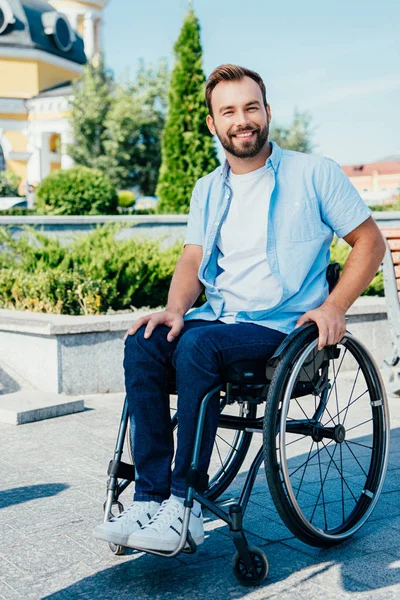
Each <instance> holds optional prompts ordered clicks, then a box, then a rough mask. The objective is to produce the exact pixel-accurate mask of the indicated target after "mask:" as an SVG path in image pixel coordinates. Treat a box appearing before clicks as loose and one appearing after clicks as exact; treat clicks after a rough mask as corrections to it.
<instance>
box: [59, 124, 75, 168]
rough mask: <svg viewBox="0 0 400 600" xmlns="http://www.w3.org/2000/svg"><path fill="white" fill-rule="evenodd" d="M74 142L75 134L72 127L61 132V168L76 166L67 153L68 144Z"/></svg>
mask: <svg viewBox="0 0 400 600" xmlns="http://www.w3.org/2000/svg"><path fill="white" fill-rule="evenodd" d="M73 143H74V134H73V132H72V130H71V129H65V130H64V131H62V132H61V168H62V169H70V168H71V167H73V166H74V161H73V160H72V158H71V157H70V156H69V155H68V154H67V147H68V144H73Z"/></svg>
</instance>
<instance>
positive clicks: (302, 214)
mask: <svg viewBox="0 0 400 600" xmlns="http://www.w3.org/2000/svg"><path fill="white" fill-rule="evenodd" d="M320 228H321V219H320V218H319V212H318V208H317V199H316V198H299V199H296V200H293V201H292V202H287V203H286V204H285V207H284V209H283V211H282V212H281V214H280V216H279V218H278V219H277V229H276V237H277V238H280V239H281V240H282V241H283V242H310V241H311V240H314V239H315V238H317V237H318V235H319V233H320Z"/></svg>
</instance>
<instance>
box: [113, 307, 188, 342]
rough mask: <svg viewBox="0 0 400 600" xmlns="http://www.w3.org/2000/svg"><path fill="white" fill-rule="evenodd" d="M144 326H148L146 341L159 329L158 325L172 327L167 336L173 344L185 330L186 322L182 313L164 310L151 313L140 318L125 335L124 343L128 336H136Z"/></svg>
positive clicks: (145, 335)
mask: <svg viewBox="0 0 400 600" xmlns="http://www.w3.org/2000/svg"><path fill="white" fill-rule="evenodd" d="M143 325H146V329H145V331H144V337H145V339H147V338H149V337H150V336H151V334H152V333H153V331H154V329H155V328H156V327H158V325H166V326H167V327H170V331H169V333H168V335H167V340H168V341H169V342H173V341H174V339H175V338H176V337H177V336H178V335H179V334H180V332H181V331H182V329H183V325H184V321H183V316H182V315H181V313H180V312H178V311H174V310H170V309H169V310H162V311H160V312H154V313H150V314H149V315H146V316H144V317H140V319H137V321H135V322H134V323H133V324H132V325H131V327H130V328H129V329H128V331H127V332H126V334H125V337H124V341H125V340H126V338H127V337H128V335H134V334H135V333H136V332H137V330H138V329H140V328H141V327H142V326H143Z"/></svg>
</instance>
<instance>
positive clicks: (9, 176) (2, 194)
mask: <svg viewBox="0 0 400 600" xmlns="http://www.w3.org/2000/svg"><path fill="white" fill-rule="evenodd" d="M19 182H20V179H19V177H17V175H15V173H13V172H12V171H0V198H14V197H15V196H19V193H18V185H19Z"/></svg>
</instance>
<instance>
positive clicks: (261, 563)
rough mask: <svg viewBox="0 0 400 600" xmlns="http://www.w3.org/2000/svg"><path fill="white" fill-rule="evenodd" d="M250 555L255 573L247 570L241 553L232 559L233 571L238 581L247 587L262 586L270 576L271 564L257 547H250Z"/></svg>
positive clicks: (237, 553)
mask: <svg viewBox="0 0 400 600" xmlns="http://www.w3.org/2000/svg"><path fill="white" fill-rule="evenodd" d="M249 553H250V556H251V558H252V560H253V564H254V567H255V571H256V572H255V573H251V572H250V571H248V570H247V568H246V566H245V564H244V562H243V559H242V558H241V557H240V555H239V552H236V554H235V555H234V557H233V559H232V570H233V574H234V575H235V577H236V579H237V580H238V581H239V582H240V583H241V584H242V585H245V586H246V587H250V586H256V585H261V584H262V582H263V581H264V579H265V578H266V577H267V575H268V571H269V564H268V559H267V557H266V555H265V553H264V552H263V551H262V550H260V548H256V547H255V546H250V547H249Z"/></svg>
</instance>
